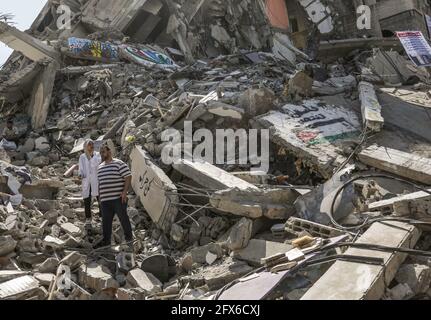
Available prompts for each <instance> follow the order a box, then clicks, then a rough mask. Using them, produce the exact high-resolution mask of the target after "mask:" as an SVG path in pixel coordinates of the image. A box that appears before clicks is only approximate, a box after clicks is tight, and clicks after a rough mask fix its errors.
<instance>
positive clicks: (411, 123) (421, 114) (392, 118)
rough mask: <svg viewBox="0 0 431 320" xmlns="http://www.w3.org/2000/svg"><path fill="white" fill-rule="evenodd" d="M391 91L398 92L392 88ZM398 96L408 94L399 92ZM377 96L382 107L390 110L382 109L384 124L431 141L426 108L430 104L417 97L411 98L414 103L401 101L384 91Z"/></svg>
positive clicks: (430, 129)
mask: <svg viewBox="0 0 431 320" xmlns="http://www.w3.org/2000/svg"><path fill="white" fill-rule="evenodd" d="M391 91H393V92H398V91H400V90H399V89H398V88H392V89H391ZM400 95H402V97H403V96H404V97H405V96H406V95H408V93H406V92H403V91H400ZM425 95H426V94H425ZM377 96H378V99H379V101H380V103H381V105H382V106H390V108H388V107H384V108H382V116H383V118H384V119H385V123H387V124H390V125H392V126H395V127H397V128H400V129H402V130H404V131H406V132H407V133H413V134H415V135H417V136H419V137H421V138H422V139H425V140H426V141H428V142H430V141H431V128H430V126H429V110H428V107H427V106H429V105H430V103H427V102H424V101H423V100H422V99H421V98H417V97H416V98H414V97H413V98H412V100H416V103H413V101H410V102H407V101H403V100H402V97H397V96H393V95H391V94H389V93H388V92H386V90H385V92H381V93H378V95H377ZM427 97H428V96H427Z"/></svg>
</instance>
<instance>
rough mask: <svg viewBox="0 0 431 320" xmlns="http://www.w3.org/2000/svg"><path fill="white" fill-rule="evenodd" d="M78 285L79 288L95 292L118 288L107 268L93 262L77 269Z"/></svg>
mask: <svg viewBox="0 0 431 320" xmlns="http://www.w3.org/2000/svg"><path fill="white" fill-rule="evenodd" d="M79 283H80V284H81V286H84V287H85V288H89V289H93V290H95V291H97V292H99V291H102V290H104V289H107V288H118V287H119V284H118V282H117V281H116V280H115V279H114V278H113V277H112V275H111V273H110V272H109V270H108V268H106V267H105V266H102V265H99V264H97V263H94V262H93V263H90V264H88V265H85V264H84V265H82V266H81V267H80V268H79Z"/></svg>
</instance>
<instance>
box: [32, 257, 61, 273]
mask: <svg viewBox="0 0 431 320" xmlns="http://www.w3.org/2000/svg"><path fill="white" fill-rule="evenodd" d="M58 265H59V261H58V259H57V258H48V259H46V260H45V261H44V262H43V263H41V264H40V265H38V266H37V270H38V271H39V272H40V273H55V272H56V271H57V268H58Z"/></svg>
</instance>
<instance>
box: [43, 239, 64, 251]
mask: <svg viewBox="0 0 431 320" xmlns="http://www.w3.org/2000/svg"><path fill="white" fill-rule="evenodd" d="M43 245H44V247H45V248H50V249H54V250H55V249H62V248H63V247H64V246H65V243H64V241H63V240H61V239H59V238H56V237H53V236H46V237H45V239H43Z"/></svg>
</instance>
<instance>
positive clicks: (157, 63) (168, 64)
mask: <svg viewBox="0 0 431 320" xmlns="http://www.w3.org/2000/svg"><path fill="white" fill-rule="evenodd" d="M121 52H122V55H123V56H124V58H126V59H128V60H131V61H132V62H135V63H138V64H140V65H143V66H146V67H159V68H163V69H173V68H177V67H178V66H177V65H176V64H175V62H174V61H173V60H172V59H171V58H169V57H168V56H167V55H165V54H163V53H160V52H157V51H154V50H150V49H139V48H135V47H131V46H121Z"/></svg>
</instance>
